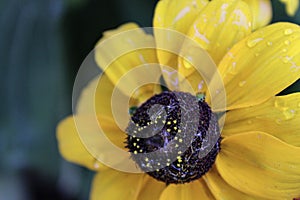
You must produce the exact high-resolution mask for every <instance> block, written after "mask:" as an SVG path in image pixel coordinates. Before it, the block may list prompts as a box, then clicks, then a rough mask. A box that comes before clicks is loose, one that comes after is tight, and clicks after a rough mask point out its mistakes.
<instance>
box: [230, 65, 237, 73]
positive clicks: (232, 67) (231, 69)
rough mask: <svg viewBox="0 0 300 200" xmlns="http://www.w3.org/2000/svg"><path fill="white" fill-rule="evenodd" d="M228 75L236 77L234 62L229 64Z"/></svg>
mask: <svg viewBox="0 0 300 200" xmlns="http://www.w3.org/2000/svg"><path fill="white" fill-rule="evenodd" d="M229 73H230V74H232V75H236V74H237V71H236V62H232V64H231V68H230V69H229Z"/></svg>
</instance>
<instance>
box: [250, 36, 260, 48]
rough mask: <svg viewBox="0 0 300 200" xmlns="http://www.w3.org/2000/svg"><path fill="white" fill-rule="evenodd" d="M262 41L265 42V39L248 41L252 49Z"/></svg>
mask: <svg viewBox="0 0 300 200" xmlns="http://www.w3.org/2000/svg"><path fill="white" fill-rule="evenodd" d="M261 40H263V38H255V39H249V40H248V41H247V45H248V47H250V48H252V47H254V46H255V45H257V43H259V42H260V41H261Z"/></svg>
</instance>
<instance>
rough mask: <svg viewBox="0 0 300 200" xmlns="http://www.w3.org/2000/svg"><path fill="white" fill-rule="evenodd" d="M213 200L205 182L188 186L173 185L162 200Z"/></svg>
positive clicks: (163, 194)
mask: <svg viewBox="0 0 300 200" xmlns="http://www.w3.org/2000/svg"><path fill="white" fill-rule="evenodd" d="M194 199H201V200H206V199H207V200H213V199H214V197H213V196H212V194H211V193H210V191H209V189H208V188H207V186H206V184H205V182H204V181H203V180H196V181H193V182H191V183H186V184H177V185H175V184H171V185H168V187H167V188H166V189H165V190H164V191H163V193H162V195H161V196H160V200H194Z"/></svg>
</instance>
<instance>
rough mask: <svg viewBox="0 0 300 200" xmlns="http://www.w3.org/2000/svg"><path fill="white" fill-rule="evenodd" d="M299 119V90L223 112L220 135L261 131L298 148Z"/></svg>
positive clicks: (299, 138)
mask: <svg viewBox="0 0 300 200" xmlns="http://www.w3.org/2000/svg"><path fill="white" fill-rule="evenodd" d="M299 122H300V93H294V94H289V95H286V96H276V97H273V98H271V99H269V100H268V101H266V102H264V103H263V104H260V105H256V106H253V107H248V108H242V109H236V110H232V111H229V112H227V114H226V123H225V126H224V128H223V131H222V136H225V137H226V136H230V135H233V134H237V133H242V132H248V131H262V132H266V133H269V134H271V135H273V136H275V137H277V138H279V139H281V140H283V141H285V142H287V143H289V144H292V145H295V146H299V147H300V123H299Z"/></svg>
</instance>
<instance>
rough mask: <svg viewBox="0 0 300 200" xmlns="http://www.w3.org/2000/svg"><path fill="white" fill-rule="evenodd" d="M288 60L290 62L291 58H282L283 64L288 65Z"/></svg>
mask: <svg viewBox="0 0 300 200" xmlns="http://www.w3.org/2000/svg"><path fill="white" fill-rule="evenodd" d="M290 60H291V58H290V57H289V56H285V57H283V58H282V62H283V63H288V62H289V61H290Z"/></svg>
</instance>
